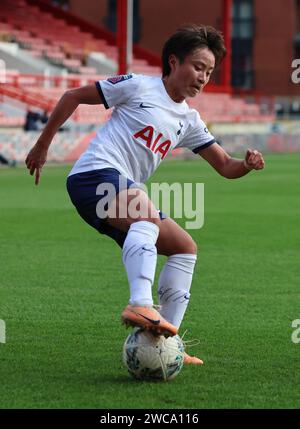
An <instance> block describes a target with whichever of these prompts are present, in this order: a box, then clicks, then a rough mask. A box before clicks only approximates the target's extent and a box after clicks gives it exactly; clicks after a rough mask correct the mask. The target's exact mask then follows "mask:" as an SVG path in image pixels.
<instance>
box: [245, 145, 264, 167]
mask: <svg viewBox="0 0 300 429" xmlns="http://www.w3.org/2000/svg"><path fill="white" fill-rule="evenodd" d="M244 165H245V167H246V168H247V169H248V170H262V169H263V168H264V166H265V161H264V158H263V156H262V154H261V153H260V152H258V151H257V150H252V149H248V150H247V153H246V156H245V159H244Z"/></svg>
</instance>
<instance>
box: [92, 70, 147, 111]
mask: <svg viewBox="0 0 300 429" xmlns="http://www.w3.org/2000/svg"><path fill="white" fill-rule="evenodd" d="M139 83H140V79H139V76H138V75H135V74H133V73H132V74H126V75H120V76H114V77H110V78H108V79H106V80H98V81H96V82H95V84H96V88H97V90H98V92H99V95H100V97H101V99H102V101H103V104H104V106H105V107H106V109H110V108H111V107H114V106H117V105H119V104H124V103H127V102H128V100H129V99H130V97H132V96H133V95H134V94H135V91H136V90H137V88H138V86H139Z"/></svg>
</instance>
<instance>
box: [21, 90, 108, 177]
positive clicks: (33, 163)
mask: <svg viewBox="0 0 300 429" xmlns="http://www.w3.org/2000/svg"><path fill="white" fill-rule="evenodd" d="M79 104H103V101H102V100H101V98H100V96H99V92H98V90H97V88H96V85H95V84H92V85H87V86H83V87H81V88H75V89H71V90H68V91H66V92H65V93H64V95H63V96H62V97H61V99H60V100H59V102H58V103H57V105H56V106H55V108H54V110H53V112H52V113H51V115H50V117H49V119H48V122H47V123H46V126H45V128H44V129H43V131H42V133H41V135H40V137H39V138H38V140H37V142H36V144H35V145H34V146H33V148H32V149H31V150H30V152H29V153H28V155H27V158H26V160H25V163H26V166H27V168H28V169H29V171H30V174H31V175H33V174H34V173H35V184H36V185H38V183H39V180H40V175H41V170H42V168H43V165H44V164H45V162H46V159H47V153H48V149H49V146H50V144H51V142H52V139H53V137H54V136H55V134H56V133H57V131H58V129H59V128H60V127H61V126H62V125H63V124H64V123H65V122H66V120H67V119H69V118H70V116H71V115H72V113H73V112H74V111H75V110H76V108H77V107H78V105H79Z"/></svg>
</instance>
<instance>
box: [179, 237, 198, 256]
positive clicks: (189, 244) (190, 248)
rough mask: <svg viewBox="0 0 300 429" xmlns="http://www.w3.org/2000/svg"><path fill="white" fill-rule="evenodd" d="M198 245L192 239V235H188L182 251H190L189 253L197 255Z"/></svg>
mask: <svg viewBox="0 0 300 429" xmlns="http://www.w3.org/2000/svg"><path fill="white" fill-rule="evenodd" d="M197 252H198V247H197V244H196V242H195V241H194V240H193V239H192V237H189V239H188V240H187V242H186V246H185V251H184V252H182V253H190V254H191V255H197Z"/></svg>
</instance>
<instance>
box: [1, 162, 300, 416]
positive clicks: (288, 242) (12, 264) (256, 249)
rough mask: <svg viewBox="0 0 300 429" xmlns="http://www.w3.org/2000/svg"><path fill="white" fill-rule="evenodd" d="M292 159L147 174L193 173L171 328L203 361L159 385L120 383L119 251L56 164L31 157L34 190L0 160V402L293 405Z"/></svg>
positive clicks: (168, 167) (166, 177)
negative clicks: (200, 197)
mask: <svg viewBox="0 0 300 429" xmlns="http://www.w3.org/2000/svg"><path fill="white" fill-rule="evenodd" d="M299 165H300V155H299V154H298V155H296V154H295V155H279V154H278V155H277V154H274V155H269V156H267V157H266V169H265V170H264V171H263V172H258V173H250V174H249V175H248V176H247V177H244V178H242V179H239V180H231V181H230V180H226V179H224V178H222V177H220V176H219V175H218V174H217V173H216V172H215V171H214V170H213V169H212V168H211V167H210V166H209V165H208V164H206V163H205V162H203V161H201V160H200V159H199V160H198V159H195V160H190V161H172V162H165V163H164V164H162V166H161V167H160V168H159V169H158V171H157V172H156V174H155V175H154V176H153V181H157V182H170V183H173V182H178V181H181V182H203V183H205V224H204V227H203V228H202V229H200V230H191V231H190V233H191V235H192V236H193V238H194V239H195V240H196V242H197V243H198V249H199V253H198V263H197V266H196V270H195V276H194V281H193V286H192V290H191V292H192V294H191V302H190V306H189V309H188V311H187V313H186V317H185V320H184V324H183V326H182V330H181V332H183V331H184V330H185V329H188V334H187V339H192V338H199V339H200V344H199V345H198V346H195V347H193V348H191V349H189V351H190V353H191V354H196V355H199V356H200V357H201V358H203V359H204V361H205V365H203V366H202V367H184V368H183V370H182V372H181V373H180V374H179V375H178V377H177V378H176V379H175V380H173V381H171V382H169V383H157V382H156V383H154V382H153V383H149V382H137V381H134V380H132V379H131V378H130V377H129V375H128V374H127V372H126V370H125V369H124V368H123V366H122V361H121V350H122V345H123V342H124V340H125V337H126V335H127V334H128V331H126V330H125V329H124V327H123V326H121V324H120V314H121V311H122V309H123V307H124V306H125V305H126V303H127V300H128V285H127V281H126V275H125V271H124V268H123V265H122V261H121V253H120V250H119V247H118V246H117V245H116V244H115V243H114V242H113V241H112V240H110V239H109V238H107V237H105V236H102V235H99V234H97V233H96V231H94V230H93V229H92V228H90V227H89V226H88V225H86V224H84V222H83V221H82V220H81V219H80V218H79V216H78V215H77V213H76V212H75V209H74V208H73V206H72V205H71V202H70V201H69V198H68V195H67V192H66V189H65V178H66V175H67V173H68V171H69V169H70V167H69V166H63V167H50V166H49V167H45V169H44V171H43V176H42V180H41V184H40V185H39V186H38V187H36V186H34V183H33V179H32V177H30V176H29V175H28V173H27V171H26V170H25V168H21V167H19V168H16V169H6V168H2V169H1V170H0V249H1V259H0V266H1V271H0V284H1V288H0V319H3V320H4V321H5V322H6V343H5V344H0V380H1V382H0V408H153V409H155V408H165V409H167V408H194V409H199V408H299V406H300V389H299V383H300V372H299V358H300V343H299V344H295V343H293V342H292V340H291V335H292V332H293V328H292V321H293V320H295V319H300V305H299V302H300V299H299V298H300V290H299V279H300V265H299V261H300V258H299V249H300V228H299V220H300V216H299V215H300V198H299V190H300V176H299V171H300V169H299ZM164 260H165V258H163V257H160V258H159V262H158V270H159V269H160V268H161V267H162V265H163V262H164ZM156 284H157V283H156ZM154 296H156V286H155V291H154Z"/></svg>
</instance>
